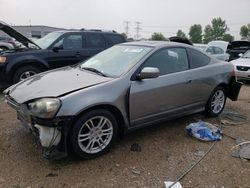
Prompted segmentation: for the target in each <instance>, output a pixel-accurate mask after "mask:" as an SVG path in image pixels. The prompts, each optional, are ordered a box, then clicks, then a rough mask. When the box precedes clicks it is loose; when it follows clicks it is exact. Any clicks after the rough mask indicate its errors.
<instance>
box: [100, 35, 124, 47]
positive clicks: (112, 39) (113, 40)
mask: <svg viewBox="0 0 250 188" xmlns="http://www.w3.org/2000/svg"><path fill="white" fill-rule="evenodd" d="M105 37H106V38H107V40H108V42H109V43H110V45H115V44H119V43H123V42H125V40H124V38H123V37H122V36H121V35H112V34H107V35H105Z"/></svg>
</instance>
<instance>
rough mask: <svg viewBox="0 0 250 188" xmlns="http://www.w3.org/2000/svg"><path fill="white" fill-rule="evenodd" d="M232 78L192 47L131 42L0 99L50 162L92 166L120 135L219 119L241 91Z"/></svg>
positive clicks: (225, 67) (229, 69) (227, 68)
mask: <svg viewBox="0 0 250 188" xmlns="http://www.w3.org/2000/svg"><path fill="white" fill-rule="evenodd" d="M233 73H234V68H233V65H232V64H231V63H228V62H222V61H218V60H216V59H211V58H210V57H209V56H207V55H206V54H205V53H203V52H201V51H199V50H197V49H195V48H194V47H192V46H190V45H186V44H181V43H173V42H155V41H151V42H150V41H148V42H131V43H123V44H119V45H115V46H113V47H111V48H109V49H107V50H105V51H103V52H101V53H99V54H97V55H95V56H94V57H92V58H90V59H88V60H87V61H85V62H82V63H80V64H79V65H78V66H75V67H72V66H67V67H64V68H60V69H57V70H51V71H48V72H44V73H40V74H38V75H35V76H32V77H30V78H27V79H26V80H24V81H22V82H20V83H17V84H16V85H13V86H11V87H9V88H8V89H6V90H5V91H4V93H5V99H6V101H7V103H8V104H9V105H10V106H11V107H12V108H14V109H15V110H16V111H17V118H18V119H19V120H21V122H23V123H24V124H25V125H27V127H29V128H30V129H31V130H32V131H33V132H34V133H36V134H37V135H38V136H39V137H40V141H41V144H42V146H44V147H46V148H49V149H50V150H49V151H50V152H47V154H48V157H49V158H50V157H55V156H56V157H59V156H65V155H63V154H65V153H67V152H68V151H69V149H70V150H73V151H74V152H75V154H77V155H78V156H80V157H82V158H94V157H97V156H99V155H102V154H104V153H105V152H107V151H108V150H109V149H110V148H111V146H112V144H113V143H114V142H115V139H116V137H117V135H118V133H122V132H127V131H130V130H133V129H137V128H139V127H144V126H147V125H150V124H156V123H158V122H160V121H163V120H167V119H172V118H177V117H180V116H184V115H188V114H193V113H197V112H201V111H206V113H207V114H208V115H210V116H218V115H219V114H220V113H221V112H222V110H223V108H224V106H225V103H226V99H227V97H229V98H230V99H231V100H237V97H238V93H239V90H240V87H241V84H240V83H238V82H236V81H235V79H234V77H233V76H232V75H233ZM155 126H157V125H155ZM56 151H57V153H56V154H55V152H56Z"/></svg>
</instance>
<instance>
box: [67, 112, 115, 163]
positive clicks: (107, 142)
mask: <svg viewBox="0 0 250 188" xmlns="http://www.w3.org/2000/svg"><path fill="white" fill-rule="evenodd" d="M117 130H118V126H117V121H116V119H115V117H114V115H113V114H112V113H111V112H109V111H107V110H102V109H100V110H93V111H90V112H87V113H86V114H83V115H82V116H81V117H80V118H79V119H78V120H77V121H76V123H75V124H74V125H73V128H72V130H71V134H70V144H71V146H72V149H73V152H74V153H75V154H76V155H77V156H78V157H80V158H82V159H92V158H95V157H98V156H100V155H103V154H104V153H106V152H108V151H109V150H110V148H111V146H112V145H113V143H114V142H115V140H116V138H117V132H118V131H117Z"/></svg>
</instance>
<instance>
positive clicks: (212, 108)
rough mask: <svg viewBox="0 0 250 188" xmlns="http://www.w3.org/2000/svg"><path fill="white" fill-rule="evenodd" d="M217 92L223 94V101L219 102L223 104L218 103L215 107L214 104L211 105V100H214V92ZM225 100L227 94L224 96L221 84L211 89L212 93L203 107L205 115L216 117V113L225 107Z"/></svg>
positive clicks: (219, 112) (218, 113)
mask: <svg viewBox="0 0 250 188" xmlns="http://www.w3.org/2000/svg"><path fill="white" fill-rule="evenodd" d="M218 93H220V94H223V96H224V101H223V103H222V102H221V105H222V104H223V106H221V105H220V106H219V107H218V108H216V107H215V105H213V101H214V100H215V97H216V94H218ZM226 100H227V96H226V90H225V88H224V87H221V86H218V87H216V88H215V89H214V90H213V91H212V93H211V95H210V97H209V99H208V101H207V104H206V107H205V112H206V115H208V116H210V117H217V116H218V115H220V114H221V112H222V111H223V109H224V107H225V104H226Z"/></svg>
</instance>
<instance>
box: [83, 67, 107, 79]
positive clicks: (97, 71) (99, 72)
mask: <svg viewBox="0 0 250 188" xmlns="http://www.w3.org/2000/svg"><path fill="white" fill-rule="evenodd" d="M81 68H82V69H84V70H88V71H91V72H94V73H97V74H99V75H101V76H104V77H107V75H106V74H104V73H103V72H101V71H99V70H97V69H95V68H92V67H81Z"/></svg>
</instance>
